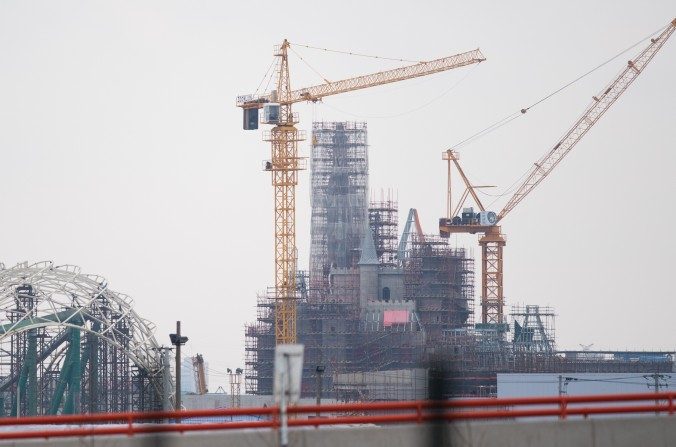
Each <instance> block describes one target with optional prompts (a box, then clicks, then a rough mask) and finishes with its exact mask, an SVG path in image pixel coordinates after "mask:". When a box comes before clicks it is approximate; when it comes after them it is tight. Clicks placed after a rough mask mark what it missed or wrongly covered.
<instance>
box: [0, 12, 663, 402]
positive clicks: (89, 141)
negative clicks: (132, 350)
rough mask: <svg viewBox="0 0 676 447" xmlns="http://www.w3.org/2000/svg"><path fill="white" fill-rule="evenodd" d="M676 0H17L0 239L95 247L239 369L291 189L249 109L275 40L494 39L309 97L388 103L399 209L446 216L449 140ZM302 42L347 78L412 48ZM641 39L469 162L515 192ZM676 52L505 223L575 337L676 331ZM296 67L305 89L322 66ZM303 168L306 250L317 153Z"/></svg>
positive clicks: (73, 250) (520, 294) (122, 279)
mask: <svg viewBox="0 0 676 447" xmlns="http://www.w3.org/2000/svg"><path fill="white" fill-rule="evenodd" d="M675 12H676V11H675V10H674V3H673V2H670V1H661V2H657V1H654V2H638V1H602V2H600V1H599V2H589V1H565V2H563V1H561V2H542V1H528V2H497V1H496V2H451V1H438V2H402V1H368V2H365V1H362V2H352V1H342V2H331V3H326V2H317V1H307V2H283V3H282V2H276V3H273V2H226V1H166V0H163V1H42V2H35V1H8V0H3V1H0V123H1V124H0V149H1V150H2V179H1V181H2V189H1V191H0V198H1V203H2V205H3V206H2V208H3V210H4V217H3V219H2V225H3V228H2V231H0V260H2V261H3V262H5V264H7V265H13V264H14V263H16V262H20V261H24V260H28V261H31V262H34V261H40V260H53V261H54V262H55V263H57V264H67V263H69V264H76V265H80V266H81V267H82V268H83V270H84V271H85V272H89V273H97V274H100V275H102V276H105V277H106V278H108V280H109V282H110V285H111V287H112V288H113V289H115V290H117V291H120V292H124V293H127V294H129V295H131V296H132V297H134V299H135V301H136V308H137V310H138V312H139V313H140V314H141V315H142V316H143V317H145V318H147V319H150V320H152V321H154V322H155V323H156V324H157V326H158V333H157V337H158V339H159V340H160V342H162V343H166V342H168V337H167V334H168V333H169V332H170V331H172V330H173V325H174V322H175V320H177V319H181V320H182V321H183V328H184V331H185V332H186V333H187V335H188V336H189V337H190V342H189V344H188V348H187V351H188V353H197V352H199V353H203V354H204V356H205V359H206V360H207V361H208V362H209V363H210V365H211V366H212V368H214V369H217V370H225V368H226V367H232V368H234V367H237V366H242V365H243V353H244V350H243V339H244V337H243V327H244V324H245V322H247V321H250V320H252V319H254V317H255V310H254V305H255V302H256V293H257V292H258V291H261V290H264V289H265V287H267V286H268V285H270V284H271V283H272V277H273V251H272V247H273V245H272V243H273V226H272V207H273V204H272V189H271V186H270V179H269V176H268V175H266V174H265V173H263V172H261V171H260V167H261V160H263V159H266V158H269V152H270V149H269V146H268V145H267V144H266V143H264V142H262V139H261V132H245V131H243V130H241V124H242V117H241V111H240V110H239V109H237V108H236V107H235V104H234V103H235V97H236V95H238V94H244V93H252V92H253V91H254V90H255V89H256V86H257V85H258V83H259V81H260V79H261V78H262V77H263V74H264V73H265V70H266V69H267V67H268V66H269V64H270V62H271V60H272V47H273V45H275V44H278V43H280V42H281V40H282V39H284V38H288V39H289V40H290V41H291V42H297V43H306V44H311V45H317V46H322V47H326V48H335V49H345V50H351V51H357V52H365V53H370V54H376V55H384V56H393V57H400V58H405V59H415V60H419V59H422V60H424V59H432V58H437V57H442V56H446V55H450V54H455V53H458V52H462V51H466V50H470V49H474V48H476V47H480V48H481V49H482V51H483V52H484V54H485V55H486V57H487V59H488V60H487V61H486V62H485V63H482V64H480V65H479V66H478V67H476V68H465V69H461V70H456V71H452V72H448V73H443V74H439V75H435V76H431V77H428V78H423V79H419V80H413V81H409V82H406V83H400V84H395V85H390V86H385V87H381V88H377V89H372V90H368V91H361V92H355V93H353V94H346V95H343V96H342V97H335V98H328V99H327V100H326V101H325V103H324V104H320V105H317V106H315V107H313V106H310V105H300V106H298V107H297V108H296V110H297V111H298V112H300V115H301V125H300V127H301V128H302V129H306V130H308V131H309V130H310V128H311V122H312V119H313V117H314V118H315V119H325V120H354V119H366V118H368V119H367V121H368V125H369V142H370V170H371V177H370V184H371V187H372V189H373V190H375V191H379V190H380V188H393V189H394V190H396V191H397V192H398V198H399V206H400V214H401V216H400V217H401V218H402V219H403V218H404V217H405V215H406V211H407V210H408V208H410V207H417V208H418V210H419V213H420V215H421V218H422V221H423V226H424V229H425V230H426V231H428V232H436V224H437V219H438V218H439V217H440V216H441V215H442V214H443V213H445V208H444V200H445V195H444V188H445V186H444V185H445V181H446V179H445V166H444V165H443V163H442V161H441V160H440V158H441V156H440V154H441V151H442V150H445V149H446V148H448V147H449V146H450V145H452V144H454V143H456V142H458V141H459V140H462V139H464V138H465V137H467V136H469V135H471V134H472V133H474V132H475V131H477V130H479V129H482V128H483V127H485V126H487V125H489V124H491V123H493V122H494V121H496V120H498V119H500V118H502V117H503V116H505V115H507V114H509V113H511V112H513V111H515V110H518V109H519V108H521V107H523V106H526V105H528V104H530V103H532V102H534V101H535V100H537V99H539V98H540V97H541V96H543V95H544V94H546V93H549V92H550V91H552V90H555V89H556V88H558V87H560V86H561V85H563V84H564V83H566V82H568V81H569V80H571V79H573V78H575V77H576V76H578V75H579V74H581V73H583V72H585V71H586V70H588V69H590V68H592V67H594V66H596V65H597V64H599V63H601V62H602V61H604V60H606V59H608V58H609V57H611V56H613V55H615V54H616V53H618V52H619V51H620V50H622V49H624V48H626V47H628V46H630V45H632V44H634V43H635V42H636V41H638V40H639V39H640V38H642V37H644V36H646V35H647V34H649V33H650V32H652V31H655V30H657V29H658V28H659V27H661V26H664V25H666V24H667V23H668V22H669V21H670V20H671V19H672V18H673V17H674V13H675ZM641 47H642V46H641ZM641 47H640V48H641ZM637 50H638V48H637V49H636V50H634V51H632V52H631V53H630V54H632V55H633V54H634V53H636V52H637ZM297 51H298V52H299V53H300V54H301V55H302V56H303V57H304V58H306V60H308V61H309V62H310V63H311V64H312V65H313V66H314V67H315V68H316V69H317V70H319V71H320V72H321V73H322V74H323V75H324V76H325V77H327V78H328V79H334V80H335V79H341V78H343V77H348V76H351V75H356V74H363V73H367V72H371V71H376V70H379V69H382V68H390V67H394V66H398V65H400V64H397V63H392V62H384V61H377V60H371V59H363V58H356V57H349V56H342V55H338V54H330V55H327V54H324V53H320V52H317V51H313V50H309V49H305V48H298V49H297ZM628 58H629V55H626V56H623V57H621V58H619V59H618V60H616V61H615V62H614V63H612V64H610V65H608V66H606V67H604V68H603V69H601V70H599V71H597V72H595V73H594V74H593V75H591V76H589V77H587V78H585V79H584V80H583V81H581V82H579V83H577V84H575V85H574V86H573V87H571V88H570V89H568V90H566V91H565V92H564V93H562V94H560V95H559V96H557V97H555V98H554V99H552V100H550V101H548V102H546V103H543V104H542V105H541V106H539V107H538V108H536V109H534V110H533V111H531V112H529V113H528V115H527V116H525V117H523V118H521V119H519V120H516V121H514V122H513V123H512V124H511V125H509V126H506V127H504V128H502V129H500V130H499V131H497V132H494V133H492V134H490V135H488V136H486V137H485V138H482V139H480V140H478V141H477V142H476V143H474V144H472V145H470V146H467V147H466V148H464V149H463V150H462V151H461V157H462V162H463V164H464V166H465V169H466V170H467V173H468V174H469V176H470V178H472V179H473V180H474V181H475V182H476V183H481V184H495V185H499V186H500V188H499V189H498V191H497V192H500V191H502V190H504V189H505V188H507V187H508V186H509V185H511V184H512V183H513V182H514V180H516V179H517V178H518V177H519V176H521V174H522V173H523V172H524V171H525V170H526V169H527V168H528V167H529V166H530V165H531V164H532V163H533V162H534V161H535V160H536V159H537V158H539V157H540V156H541V155H542V154H543V153H545V152H546V151H547V150H548V149H549V148H550V147H551V146H552V145H553V144H554V143H555V142H556V141H557V139H558V138H559V137H560V136H561V135H562V134H563V132H564V131H565V130H566V129H567V128H568V127H569V126H570V125H571V124H572V123H573V122H574V121H575V120H576V119H577V117H578V116H579V114H580V113H581V112H582V110H583V109H584V108H585V107H586V105H587V104H588V101H589V99H590V97H591V96H592V95H593V94H596V93H597V92H598V91H599V90H600V89H601V88H602V87H604V86H605V85H606V84H607V83H608V82H609V81H610V80H611V79H612V78H613V77H614V76H615V75H616V74H617V73H618V72H619V71H620V70H621V69H622V67H623V65H624V64H625V63H626V60H627V59H628ZM675 58H676V38H674V39H672V41H671V42H669V43H668V44H667V45H666V46H665V47H664V48H663V50H662V51H661V52H660V53H659V54H658V55H657V56H656V57H655V59H654V60H653V62H652V63H651V64H650V66H649V67H648V68H647V70H646V71H645V73H643V74H642V75H641V76H640V77H639V78H638V80H637V81H636V82H635V83H634V84H633V85H632V86H631V87H630V90H629V91H628V92H627V93H626V94H625V95H624V96H623V97H622V98H621V99H620V100H619V101H618V102H617V103H616V104H615V106H613V108H612V109H611V110H610V111H609V112H608V114H607V115H606V116H605V117H604V118H603V120H602V121H601V122H599V124H598V125H596V126H595V128H594V129H593V130H592V131H591V132H590V134H589V135H587V136H586V137H585V139H584V140H583V141H582V142H581V143H580V144H579V145H578V146H577V147H576V148H575V149H574V151H573V152H572V153H571V154H570V156H569V157H568V158H567V159H566V160H565V161H564V162H563V163H562V165H561V166H560V167H559V168H558V169H557V170H556V171H555V172H554V173H553V174H552V176H550V177H549V178H548V179H547V180H546V181H545V183H544V184H543V185H541V187H540V188H539V189H538V190H536V191H535V192H534V193H533V194H532V195H531V196H530V197H528V199H527V200H525V201H524V202H523V203H522V204H520V205H519V207H518V208H517V209H515V210H514V211H513V213H512V214H510V216H509V217H508V218H507V219H505V220H504V221H503V230H504V232H505V233H506V234H507V237H508V245H507V248H506V252H505V257H506V260H505V262H506V267H505V275H506V277H505V293H506V296H507V300H508V302H507V304H508V305H511V304H515V303H520V304H524V303H532V304H542V305H545V304H549V305H552V306H554V307H555V308H556V311H557V314H558V319H557V339H558V344H559V346H560V347H562V348H571V349H574V348H578V344H580V343H585V344H589V343H594V347H597V348H617V349H623V348H641V349H642V348H662V349H673V348H674V347H675V345H676V337H675V336H674V330H673V321H674V314H675V311H676V304H674V298H676V297H675V296H674V292H673V287H672V281H673V278H672V275H673V267H674V253H675V252H676V242H675V241H674V238H672V237H671V232H672V228H673V220H674V218H675V217H676V214H675V213H674V210H673V205H674V200H673V196H674V193H675V192H676V182H675V180H674V169H675V168H676V154H675V153H674V149H675V148H674V140H675V137H676V126H675V123H676V101H675V99H676V94H675V90H676V84H674V82H673V80H674V79H676V63H675V62H674V61H675ZM291 64H292V66H291V71H292V82H293V86H294V87H302V86H306V85H309V84H315V83H318V82H320V81H321V80H320V79H319V77H318V76H317V75H316V74H314V73H313V72H312V71H311V70H309V69H308V68H307V67H306V66H305V65H304V64H303V63H302V62H301V61H299V60H298V59H297V58H293V59H292V60H291ZM468 71H470V73H469V74H468ZM465 76H466V77H465ZM463 77H465V78H464V80H463V81H462V83H460V84H459V85H458V87H456V88H455V89H452V90H451V91H450V92H448V93H447V94H445V95H442V94H443V93H444V92H447V91H448V89H449V88H450V87H451V86H452V85H453V84H455V83H456V82H457V81H458V80H460V79H462V78H463ZM423 105H427V106H426V107H423V108H421V106H423ZM372 117H373V118H372ZM375 117H379V118H375ZM302 152H303V153H304V154H305V155H308V154H309V151H308V144H307V143H305V144H303V145H302ZM301 183H302V184H301V186H300V187H299V192H298V210H297V220H298V239H299V241H298V249H299V255H300V265H301V266H306V265H307V260H308V252H309V250H308V246H309V216H310V212H309V190H308V183H309V173H308V172H304V173H303V174H302V175H301ZM505 199H506V198H504V199H502V200H499V201H498V202H497V203H496V205H495V208H496V210H498V209H499V206H500V205H502V204H503V203H504V201H505ZM489 201H490V200H489ZM457 243H458V244H460V245H463V246H466V247H476V238H475V237H467V238H459V239H458V240H457ZM475 253H477V254H478V249H475ZM478 268H479V263H478V262H477V269H478ZM477 279H478V278H477ZM477 297H478V293H477ZM211 381H212V389H215V388H216V386H217V385H218V384H223V383H224V382H225V380H222V379H220V378H219V377H217V376H212V377H211Z"/></svg>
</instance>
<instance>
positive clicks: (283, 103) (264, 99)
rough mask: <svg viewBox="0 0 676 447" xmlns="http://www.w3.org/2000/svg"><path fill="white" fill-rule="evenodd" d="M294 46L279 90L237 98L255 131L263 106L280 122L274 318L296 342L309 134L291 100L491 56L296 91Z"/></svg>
mask: <svg viewBox="0 0 676 447" xmlns="http://www.w3.org/2000/svg"><path fill="white" fill-rule="evenodd" d="M290 45H291V44H290V43H289V42H288V41H287V40H284V42H283V43H282V45H280V46H279V47H278V48H276V49H275V56H277V57H279V58H280V63H279V66H278V71H277V80H276V87H277V88H276V90H275V91H273V92H272V93H270V94H268V95H261V96H256V95H244V96H239V97H237V106H238V107H241V108H242V109H244V128H245V129H250V130H253V129H256V128H257V127H258V116H257V114H258V110H257V109H259V108H266V107H267V108H268V109H269V110H268V113H264V118H263V121H262V122H263V123H265V124H272V125H274V127H273V128H272V129H271V130H270V131H269V132H265V133H264V139H265V140H266V141H270V142H271V146H272V150H271V159H270V160H269V161H267V162H265V170H266V171H270V173H271V174H272V185H273V187H274V196H275V291H274V300H275V301H274V302H275V312H274V315H275V317H274V318H275V341H276V343H277V344H283V343H296V320H297V315H296V300H297V295H298V292H297V289H296V270H297V265H296V263H297V252H296V185H297V184H298V171H299V170H302V169H303V168H304V166H303V162H304V161H305V159H304V158H302V157H299V155H298V142H299V141H302V140H303V139H304V135H303V132H301V131H298V129H296V127H295V125H296V124H297V123H298V118H297V115H296V114H295V113H293V112H292V110H291V105H292V104H294V103H297V102H300V101H318V100H319V99H321V98H323V97H325V96H329V95H337V94H340V93H345V92H350V91H354V90H360V89H365V88H369V87H375V86H378V85H383V84H389V83H392V82H398V81H403V80H406V79H412V78H416V77H421V76H427V75H430V74H433V73H439V72H442V71H446V70H451V69H453V68H459V67H463V66H466V65H470V64H475V63H479V62H482V61H484V60H485V57H484V56H483V54H481V52H480V51H479V50H478V49H477V50H473V51H468V52H466V53H461V54H456V55H454V56H449V57H445V58H441V59H436V60H433V61H430V62H420V63H417V64H414V65H409V66H405V67H401V68H396V69H393V70H387V71H381V72H377V73H372V74H369V75H364V76H357V77H354V78H349V79H344V80H342V81H336V82H327V83H325V84H321V85H316V86H313V87H308V88H302V89H300V90H291V79H290V76H289V59H288V49H289V47H290ZM251 109H256V110H251ZM249 112H255V113H249Z"/></svg>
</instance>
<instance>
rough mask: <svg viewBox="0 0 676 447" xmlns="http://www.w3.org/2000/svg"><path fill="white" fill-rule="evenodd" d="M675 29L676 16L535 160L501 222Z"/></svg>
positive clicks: (620, 93) (631, 80) (504, 210)
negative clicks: (552, 144) (557, 139)
mask: <svg viewBox="0 0 676 447" xmlns="http://www.w3.org/2000/svg"><path fill="white" fill-rule="evenodd" d="M674 30H676V19H674V20H673V21H672V22H671V24H670V25H669V26H667V27H666V28H665V30H664V31H663V32H662V33H661V34H660V35H659V36H658V37H656V38H653V39H651V40H650V45H648V47H646V48H645V49H644V50H643V51H642V52H641V53H640V54H639V55H638V56H637V57H636V58H634V60H630V61H629V62H627V66H626V68H625V69H624V70H622V73H620V75H619V76H618V77H617V78H616V79H615V80H613V82H611V83H610V84H609V85H608V86H607V87H606V88H604V89H603V90H602V91H601V93H599V94H598V95H596V96H594V97H593V98H592V103H591V104H590V105H589V106H588V107H587V109H586V110H585V111H584V113H583V114H582V116H581V117H580V119H578V120H577V121H576V122H575V124H573V126H572V127H571V128H570V129H569V130H568V132H566V134H565V135H564V136H563V138H561V140H559V142H558V143H557V144H556V145H555V146H554V147H553V148H552V150H550V151H549V152H548V153H547V154H545V155H544V156H543V157H542V158H541V159H540V160H538V161H537V163H535V165H534V166H533V168H532V170H531V171H530V173H529V174H528V176H527V177H526V180H525V181H524V182H523V183H522V184H521V186H520V187H519V188H518V189H517V190H516V192H515V193H514V195H513V196H512V198H511V199H509V201H508V202H507V204H506V205H505V207H504V208H503V209H502V211H500V213H498V222H499V221H500V220H502V219H503V218H504V217H505V216H507V214H509V212H510V211H512V210H513V209H514V207H516V206H517V205H518V204H519V203H520V202H521V201H522V200H523V199H524V198H525V197H526V196H527V195H528V194H530V192H531V191H533V189H535V188H536V187H537V186H538V185H539V184H540V182H542V180H544V179H545V177H547V176H548V175H549V174H550V173H551V172H552V171H553V170H554V168H555V167H556V166H557V165H558V164H559V163H560V162H561V160H563V158H564V157H565V156H566V155H568V153H569V152H570V151H571V149H573V147H575V145H576V144H577V143H578V142H579V141H580V140H581V139H582V137H584V135H585V134H586V133H587V132H588V131H589V129H591V128H592V126H593V125H594V124H596V122H597V121H598V120H599V119H600V118H601V117H602V116H603V114H604V113H605V112H606V111H607V110H608V109H609V108H610V106H612V105H613V103H614V102H615V101H617V99H618V98H619V97H620V96H621V95H622V93H624V92H625V91H626V90H627V88H628V87H629V86H630V85H631V83H632V82H634V80H635V79H636V78H637V77H638V75H639V74H641V72H642V71H643V69H644V68H645V67H646V66H647V65H648V63H649V62H650V61H651V60H652V58H653V57H654V56H655V54H657V52H658V51H659V50H660V48H662V46H663V45H664V44H665V43H666V42H667V40H668V39H669V37H671V35H672V34H673V32H674Z"/></svg>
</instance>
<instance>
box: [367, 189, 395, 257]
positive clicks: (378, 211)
mask: <svg viewBox="0 0 676 447" xmlns="http://www.w3.org/2000/svg"><path fill="white" fill-rule="evenodd" d="M368 216H369V227H370V228H371V232H372V233H373V242H374V244H375V246H376V254H377V255H378V260H379V261H380V265H381V266H386V267H395V266H397V265H398V263H397V248H398V247H397V241H398V240H399V206H398V204H397V201H396V200H394V199H393V198H392V192H391V191H388V192H387V197H385V194H384V193H383V192H381V198H380V200H371V203H370V204H369V209H368Z"/></svg>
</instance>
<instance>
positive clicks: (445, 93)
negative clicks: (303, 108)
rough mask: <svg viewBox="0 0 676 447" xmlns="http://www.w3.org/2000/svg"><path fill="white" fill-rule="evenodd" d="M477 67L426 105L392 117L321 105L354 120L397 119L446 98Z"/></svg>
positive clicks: (468, 71)
mask: <svg viewBox="0 0 676 447" xmlns="http://www.w3.org/2000/svg"><path fill="white" fill-rule="evenodd" d="M478 66H479V64H476V65H474V66H473V67H472V68H470V69H469V70H467V73H465V76H463V77H462V78H460V79H459V80H457V81H456V82H454V83H453V84H452V85H451V86H450V87H449V88H448V89H446V90H445V91H443V92H442V93H441V94H439V95H437V96H435V97H434V98H432V99H430V100H429V101H427V102H426V103H424V104H421V105H419V106H417V107H415V108H413V109H409V110H406V111H404V112H400V113H395V114H392V115H358V114H356V113H352V112H348V111H347V110H343V109H339V108H338V107H334V106H331V105H329V104H327V103H325V102H323V104H324V105H325V106H326V107H328V108H330V109H333V110H335V111H337V112H341V113H345V114H347V115H350V116H353V117H355V118H360V119H387V118H397V117H400V116H404V115H408V114H410V113H413V112H417V111H418V110H421V109H424V108H425V107H427V106H429V105H431V104H432V103H435V102H437V101H438V100H440V99H441V98H443V97H444V96H446V95H447V94H449V93H450V92H451V90H454V89H455V88H456V87H457V86H458V85H460V83H461V82H462V81H464V80H465V79H467V77H469V75H470V74H472V73H473V71H474V69H475V68H476V67H478Z"/></svg>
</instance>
